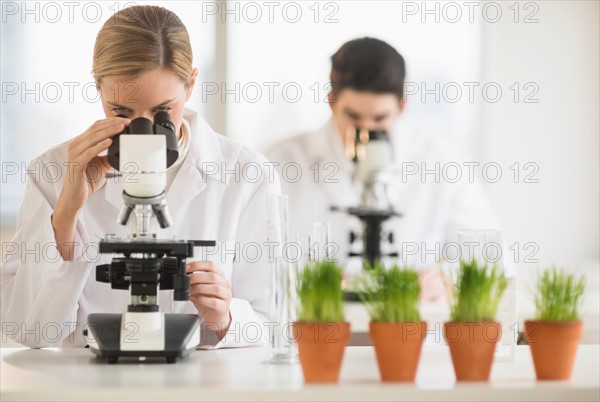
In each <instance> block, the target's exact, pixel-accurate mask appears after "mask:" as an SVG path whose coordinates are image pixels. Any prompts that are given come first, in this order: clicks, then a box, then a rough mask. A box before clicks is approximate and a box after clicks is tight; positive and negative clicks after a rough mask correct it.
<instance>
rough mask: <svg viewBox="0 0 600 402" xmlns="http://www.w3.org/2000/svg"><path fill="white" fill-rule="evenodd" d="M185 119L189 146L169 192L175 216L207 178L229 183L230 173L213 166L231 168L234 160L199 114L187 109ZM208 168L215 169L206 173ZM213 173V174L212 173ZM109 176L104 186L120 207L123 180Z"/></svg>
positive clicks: (200, 189)
mask: <svg viewBox="0 0 600 402" xmlns="http://www.w3.org/2000/svg"><path fill="white" fill-rule="evenodd" d="M183 118H184V119H185V120H186V121H187V122H188V124H189V126H190V131H191V132H190V141H191V143H190V149H189V152H188V154H187V156H186V158H185V159H184V160H183V163H182V164H181V167H180V168H179V171H178V172H177V174H176V175H175V178H174V179H173V183H172V184H171V186H170V188H169V190H168V192H167V205H168V206H169V209H170V211H171V215H175V214H176V213H177V211H179V210H180V209H181V207H182V206H184V205H185V204H186V203H187V202H189V201H191V200H192V199H193V198H194V197H195V196H196V195H198V194H199V193H200V192H201V191H202V190H204V188H205V187H206V186H207V181H208V180H217V181H220V182H221V183H223V184H224V185H227V184H229V177H228V175H221V174H218V175H215V174H214V167H218V169H219V171H221V169H225V168H228V167H229V168H230V166H231V165H232V164H233V163H234V162H233V161H231V160H230V161H226V160H225V158H224V156H223V150H222V148H221V144H220V142H219V139H218V137H217V136H218V134H216V133H215V132H214V131H213V130H212V129H211V128H210V127H209V125H208V123H206V121H204V119H202V118H201V117H200V116H198V114H197V113H196V112H194V111H192V110H189V109H185V110H184V115H183ZM208 167H211V168H212V169H213V170H211V171H209V172H207V169H208ZM211 173H212V174H211ZM122 179H123V178H122V177H121V178H120V179H119V180H116V179H108V180H107V182H106V185H105V198H106V200H107V201H108V202H109V203H111V204H112V205H113V206H114V207H115V208H117V209H120V208H121V205H122V202H123V197H122V193H123V182H122Z"/></svg>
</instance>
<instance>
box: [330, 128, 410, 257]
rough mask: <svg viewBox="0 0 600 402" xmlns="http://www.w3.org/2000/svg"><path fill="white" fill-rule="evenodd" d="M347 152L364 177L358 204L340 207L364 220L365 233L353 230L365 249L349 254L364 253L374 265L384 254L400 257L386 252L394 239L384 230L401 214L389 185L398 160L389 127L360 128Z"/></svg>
mask: <svg viewBox="0 0 600 402" xmlns="http://www.w3.org/2000/svg"><path fill="white" fill-rule="evenodd" d="M345 145H346V153H347V155H348V157H350V158H351V159H352V161H353V162H355V163H356V167H357V173H358V175H359V176H360V177H361V179H362V191H361V195H360V202H359V205H358V206H354V207H350V208H340V207H337V206H332V207H331V209H332V210H334V211H343V212H345V213H347V214H349V215H351V216H355V217H357V218H358V219H360V221H361V226H362V233H361V234H357V233H355V232H350V239H349V240H350V244H353V243H354V242H356V241H357V240H359V239H361V240H362V252H360V253H356V252H349V253H348V256H349V257H360V258H362V260H363V262H365V263H368V264H369V266H371V267H372V266H373V265H374V264H375V262H376V261H380V260H381V259H382V258H383V257H398V253H397V252H391V253H384V252H383V251H382V247H381V246H382V244H384V243H385V242H387V243H389V244H393V243H394V235H393V233H392V232H389V233H384V231H383V223H384V222H385V221H387V220H388V219H390V218H392V217H399V216H401V214H400V213H398V212H396V211H395V210H394V208H393V206H392V203H391V202H390V200H389V197H388V193H387V186H388V182H389V180H390V175H389V172H388V171H389V169H390V168H391V166H392V164H393V162H394V152H393V148H392V143H391V141H390V137H389V135H388V133H387V132H386V131H375V130H373V131H367V130H361V129H358V128H357V129H356V130H355V131H354V130H353V131H350V132H349V133H348V135H347V136H346V141H345Z"/></svg>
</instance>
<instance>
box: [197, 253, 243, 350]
mask: <svg viewBox="0 0 600 402" xmlns="http://www.w3.org/2000/svg"><path fill="white" fill-rule="evenodd" d="M187 272H188V273H190V274H191V275H190V290H189V294H190V301H191V302H192V303H193V304H194V306H195V307H196V310H198V314H199V315H200V317H202V321H203V323H205V324H208V325H210V326H211V327H212V328H215V329H216V335H217V336H218V338H219V339H223V337H224V336H225V334H226V333H227V330H228V329H229V325H230V324H231V314H230V312H229V305H230V304H231V297H232V293H231V282H229V280H227V278H226V277H225V275H224V274H223V272H222V271H221V270H220V269H218V268H217V267H215V265H214V264H213V262H212V261H193V262H190V263H188V264H187Z"/></svg>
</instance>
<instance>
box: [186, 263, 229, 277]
mask: <svg viewBox="0 0 600 402" xmlns="http://www.w3.org/2000/svg"><path fill="white" fill-rule="evenodd" d="M186 270H187V272H188V274H189V273H192V272H215V273H221V271H220V270H219V269H218V268H217V267H215V264H213V262H212V261H210V260H207V261H192V262H189V263H188V264H187V267H186Z"/></svg>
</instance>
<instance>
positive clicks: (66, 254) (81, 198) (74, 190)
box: [52, 117, 129, 261]
mask: <svg viewBox="0 0 600 402" xmlns="http://www.w3.org/2000/svg"><path fill="white" fill-rule="evenodd" d="M127 124H129V119H125V118H121V117H111V118H108V119H105V120H98V121H97V122H96V123H94V124H93V125H92V126H91V127H90V128H88V129H87V130H86V131H85V132H84V133H83V134H81V135H79V136H77V137H75V138H74V139H73V140H71V141H70V142H69V144H68V150H67V164H66V166H65V170H66V171H65V172H64V173H65V180H64V183H63V187H62V190H61V193H60V196H59V197H58V200H57V202H56V206H55V208H54V213H53V214H52V227H53V229H54V237H55V240H56V244H57V247H58V250H59V252H60V254H61V256H62V258H63V260H65V261H71V260H73V257H74V256H73V251H74V244H73V241H74V239H75V228H76V225H77V215H78V214H79V211H80V210H81V208H83V205H84V204H85V202H86V200H87V199H88V197H89V196H90V195H91V194H93V193H94V191H96V190H97V189H99V188H100V187H102V185H103V184H104V182H105V181H106V178H105V176H106V173H107V172H108V171H109V170H110V165H109V164H108V161H107V158H106V156H98V154H99V153H101V152H102V151H104V150H106V149H108V147H109V146H110V144H112V139H111V137H113V136H114V135H116V134H118V133H120V132H121V131H123V129H124V128H125V126H126V125H127Z"/></svg>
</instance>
